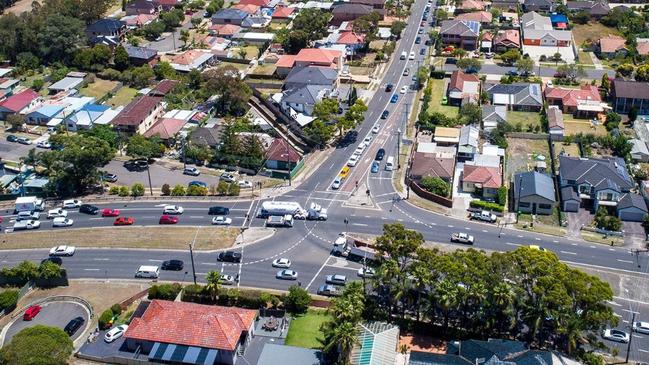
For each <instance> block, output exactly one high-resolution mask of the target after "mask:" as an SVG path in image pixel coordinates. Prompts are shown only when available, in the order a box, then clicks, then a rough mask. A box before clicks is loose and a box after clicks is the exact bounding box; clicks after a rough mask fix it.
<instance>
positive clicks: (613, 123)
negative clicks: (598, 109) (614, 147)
mask: <svg viewBox="0 0 649 365" xmlns="http://www.w3.org/2000/svg"><path fill="white" fill-rule="evenodd" d="M621 121H622V117H621V116H620V115H619V114H618V113H616V112H612V111H611V112H608V113H606V123H605V124H604V127H606V130H607V131H612V130H613V129H617V128H619V126H620V122H621Z"/></svg>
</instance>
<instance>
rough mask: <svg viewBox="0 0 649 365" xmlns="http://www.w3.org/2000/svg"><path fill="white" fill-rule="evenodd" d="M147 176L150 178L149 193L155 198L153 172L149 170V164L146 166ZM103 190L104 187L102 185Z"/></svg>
mask: <svg viewBox="0 0 649 365" xmlns="http://www.w3.org/2000/svg"><path fill="white" fill-rule="evenodd" d="M146 175H147V177H148V178H149V193H150V194H151V196H153V186H152V185H151V170H150V169H149V164H148V163H147V165H146ZM102 189H103V185H102Z"/></svg>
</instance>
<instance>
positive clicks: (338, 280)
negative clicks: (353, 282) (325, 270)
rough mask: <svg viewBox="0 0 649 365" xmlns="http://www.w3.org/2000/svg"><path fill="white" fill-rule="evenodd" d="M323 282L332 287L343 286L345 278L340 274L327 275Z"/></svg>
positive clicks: (345, 281)
mask: <svg viewBox="0 0 649 365" xmlns="http://www.w3.org/2000/svg"><path fill="white" fill-rule="evenodd" d="M325 282H326V283H327V284H332V285H345V284H347V277H346V276H345V275H340V274H334V275H327V276H326V277H325Z"/></svg>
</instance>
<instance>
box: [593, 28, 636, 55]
mask: <svg viewBox="0 0 649 365" xmlns="http://www.w3.org/2000/svg"><path fill="white" fill-rule="evenodd" d="M598 52H599V55H600V56H601V57H603V58H615V57H618V56H620V57H624V56H626V55H627V54H628V53H629V49H628V48H627V47H626V39H625V38H623V37H620V36H617V35H611V34H609V35H608V36H606V37H602V38H600V39H599V47H598Z"/></svg>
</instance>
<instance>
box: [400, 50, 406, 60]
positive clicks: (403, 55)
mask: <svg viewBox="0 0 649 365" xmlns="http://www.w3.org/2000/svg"><path fill="white" fill-rule="evenodd" d="M406 57H408V52H406V51H403V52H401V57H399V59H400V60H405V59H406Z"/></svg>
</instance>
